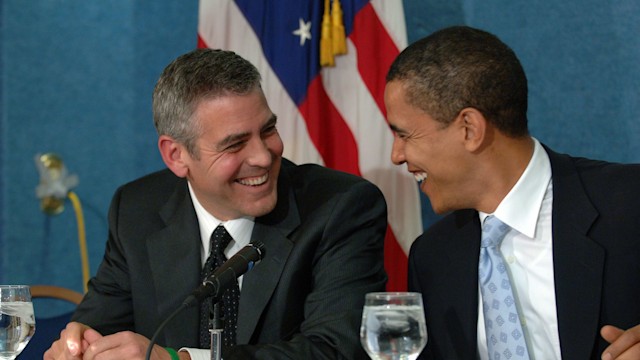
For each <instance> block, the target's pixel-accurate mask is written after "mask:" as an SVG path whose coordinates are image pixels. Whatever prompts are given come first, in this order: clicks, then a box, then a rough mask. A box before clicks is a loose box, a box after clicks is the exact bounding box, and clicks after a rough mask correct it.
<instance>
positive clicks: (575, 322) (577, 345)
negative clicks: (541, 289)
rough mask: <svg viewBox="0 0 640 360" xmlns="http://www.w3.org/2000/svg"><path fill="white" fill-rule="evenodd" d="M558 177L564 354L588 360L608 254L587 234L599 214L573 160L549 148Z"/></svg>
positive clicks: (557, 260) (558, 283) (556, 230)
mask: <svg viewBox="0 0 640 360" xmlns="http://www.w3.org/2000/svg"><path fill="white" fill-rule="evenodd" d="M546 150H547V153H548V154H549V158H550V160H551V168H552V174H553V214H552V228H553V230H552V234H553V263H554V277H555V288H556V307H557V314H558V328H559V329H558V330H559V332H560V347H561V351H562V356H563V358H564V357H567V358H576V359H587V358H589V356H590V354H591V351H592V347H593V344H594V340H595V339H596V338H597V337H598V336H599V335H598V332H599V329H598V318H599V315H600V301H601V289H602V281H603V280H602V276H603V271H604V258H605V254H604V250H603V249H602V248H601V247H600V246H599V245H598V244H597V243H595V242H594V241H592V240H591V239H590V238H589V237H588V236H587V233H588V231H589V229H590V228H591V226H592V225H593V222H594V221H595V220H596V218H597V216H598V212H597V210H596V209H595V208H594V207H593V205H592V204H591V202H590V201H589V199H588V197H587V195H586V194H585V193H584V190H583V187H582V183H581V180H580V178H579V176H578V174H577V172H576V170H575V167H574V166H573V164H572V163H571V161H570V159H569V157H567V156H565V155H559V154H557V153H554V152H552V151H550V150H549V149H546Z"/></svg>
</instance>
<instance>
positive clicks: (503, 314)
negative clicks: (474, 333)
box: [478, 216, 529, 360]
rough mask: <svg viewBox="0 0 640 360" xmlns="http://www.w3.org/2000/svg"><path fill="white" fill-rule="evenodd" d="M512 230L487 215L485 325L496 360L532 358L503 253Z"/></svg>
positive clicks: (482, 267) (483, 246)
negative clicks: (507, 234) (501, 246)
mask: <svg viewBox="0 0 640 360" xmlns="http://www.w3.org/2000/svg"><path fill="white" fill-rule="evenodd" d="M509 229H510V228H509V226H508V225H505V224H504V223H503V222H502V221H500V220H499V219H498V218H496V217H495V216H489V217H487V218H486V219H485V221H484V225H483V226H482V244H481V248H480V265H479V268H478V270H479V279H480V289H481V291H482V309H483V311H484V328H485V331H486V333H487V347H488V348H489V359H492V360H504V359H507V360H509V359H529V352H528V350H527V343H526V340H525V336H524V331H523V328H522V324H521V323H520V317H519V316H518V305H517V304H516V297H515V296H514V294H513V291H512V289H511V279H510V278H509V271H508V269H507V267H506V264H505V262H504V258H503V257H502V253H501V252H500V243H502V239H504V236H505V235H506V233H507V232H508V231H509Z"/></svg>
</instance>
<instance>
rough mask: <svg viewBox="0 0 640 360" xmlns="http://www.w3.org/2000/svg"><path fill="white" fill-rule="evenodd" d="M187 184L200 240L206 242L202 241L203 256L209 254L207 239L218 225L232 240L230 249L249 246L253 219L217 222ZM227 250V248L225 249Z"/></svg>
mask: <svg viewBox="0 0 640 360" xmlns="http://www.w3.org/2000/svg"><path fill="white" fill-rule="evenodd" d="M187 183H188V184H189V193H190V194H191V201H192V202H193V207H194V208H195V210H196V216H197V217H198V225H199V226H200V238H201V239H203V240H206V241H202V245H203V254H208V253H209V238H210V237H211V234H212V233H213V230H215V228H216V227H218V225H220V224H223V225H224V227H225V229H227V232H228V233H229V234H230V235H231V237H232V238H233V241H232V242H231V245H230V246H231V247H234V248H238V249H239V248H242V247H244V246H246V245H247V244H249V241H250V240H251V232H252V231H253V225H254V224H255V218H254V217H252V216H246V217H241V218H237V219H232V220H227V221H224V222H223V221H221V220H218V219H217V218H216V217H215V216H213V215H211V214H210V213H209V212H208V211H207V210H205V208H204V207H203V206H202V204H201V203H200V201H199V200H198V198H197V197H196V194H195V193H194V191H193V188H192V187H191V183H189V182H187ZM227 248H229V247H227Z"/></svg>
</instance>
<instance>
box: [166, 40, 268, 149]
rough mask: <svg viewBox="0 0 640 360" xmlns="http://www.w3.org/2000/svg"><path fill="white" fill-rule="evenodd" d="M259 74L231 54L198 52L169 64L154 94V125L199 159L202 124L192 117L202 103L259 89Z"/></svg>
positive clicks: (253, 67) (245, 62)
mask: <svg viewBox="0 0 640 360" xmlns="http://www.w3.org/2000/svg"><path fill="white" fill-rule="evenodd" d="M260 80H261V78H260V73H259V72H258V69H256V67H255V66H253V65H252V64H251V63H250V62H248V61H247V60H245V59H244V58H242V57H240V56H239V55H237V54H236V53H234V52H232V51H225V50H213V49H197V50H193V51H191V52H189V53H186V54H184V55H181V56H180V57H178V58H177V59H175V60H174V61H173V62H172V63H171V64H169V65H168V66H167V67H166V68H165V69H164V71H163V72H162V74H161V75H160V78H159V79H158V82H157V83H156V86H155V89H154V91H153V122H154V125H155V127H156V131H157V132H158V135H167V136H170V137H172V138H173V139H174V140H176V141H177V142H179V143H181V144H183V145H184V146H185V147H186V149H187V151H188V152H189V153H190V154H191V155H192V156H194V157H195V158H198V157H199V151H197V149H196V140H197V138H198V136H199V135H200V133H201V124H199V123H198V121H197V120H196V119H194V117H193V113H194V112H195V110H196V108H197V106H198V105H199V103H200V102H201V101H203V100H211V99H215V98H218V97H222V96H227V95H246V94H248V93H250V92H251V91H253V90H255V89H259V88H260Z"/></svg>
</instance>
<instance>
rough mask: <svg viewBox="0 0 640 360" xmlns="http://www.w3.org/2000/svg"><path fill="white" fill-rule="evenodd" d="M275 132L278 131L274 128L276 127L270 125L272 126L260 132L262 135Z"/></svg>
mask: <svg viewBox="0 0 640 360" xmlns="http://www.w3.org/2000/svg"><path fill="white" fill-rule="evenodd" d="M277 131H278V129H277V128H276V126H275V125H272V126H269V127H267V128H265V129H264V130H263V131H262V133H263V134H273V133H275V132H277Z"/></svg>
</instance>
